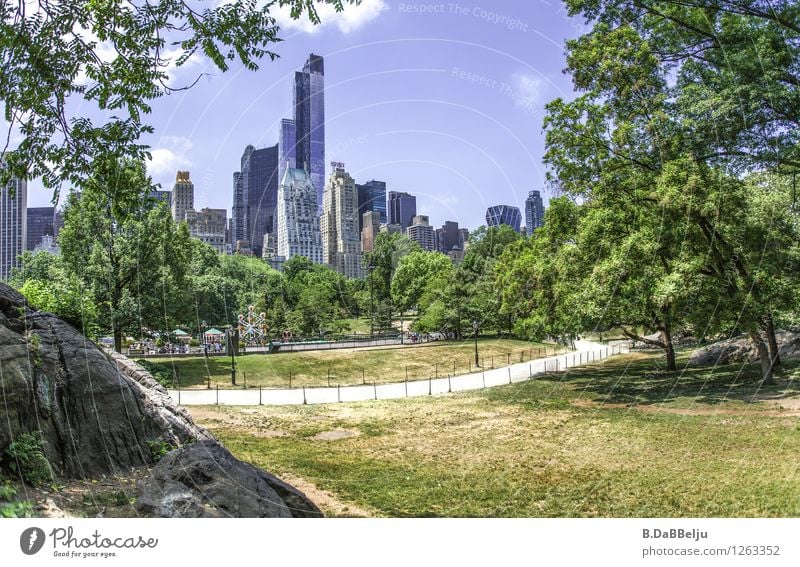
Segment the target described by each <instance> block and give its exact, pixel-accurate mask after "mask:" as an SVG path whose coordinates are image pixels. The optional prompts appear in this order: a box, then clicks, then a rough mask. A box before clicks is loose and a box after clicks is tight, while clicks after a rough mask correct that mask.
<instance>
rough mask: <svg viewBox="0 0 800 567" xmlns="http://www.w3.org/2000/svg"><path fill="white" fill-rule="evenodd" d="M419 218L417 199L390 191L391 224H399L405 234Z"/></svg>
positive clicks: (407, 194)
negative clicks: (415, 218)
mask: <svg viewBox="0 0 800 567" xmlns="http://www.w3.org/2000/svg"><path fill="white" fill-rule="evenodd" d="M415 216H417V198H416V197H415V196H414V195H411V194H409V193H402V192H400V191H389V224H399V225H400V230H401V231H402V232H405V231H406V229H407V228H408V227H409V226H411V222H412V219H413V218H414V217H415Z"/></svg>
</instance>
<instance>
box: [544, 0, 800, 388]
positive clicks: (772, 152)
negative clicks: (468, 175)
mask: <svg viewBox="0 0 800 567" xmlns="http://www.w3.org/2000/svg"><path fill="white" fill-rule="evenodd" d="M737 4H739V6H738V8H737V7H734V6H733V3H727V2H722V3H717V4H715V6H714V7H713V8H711V9H710V11H708V10H705V9H704V7H703V6H700V5H699V4H695V3H692V2H688V3H684V2H681V3H677V2H658V3H657V2H638V1H636V2H623V3H621V4H620V3H610V2H582V1H578V0H575V1H572V2H570V6H571V7H572V10H573V11H575V12H576V13H577V12H579V11H580V12H583V13H584V15H586V16H587V17H589V18H590V19H595V20H596V23H595V27H594V28H593V30H592V31H591V32H590V33H589V34H586V35H584V36H582V37H581V38H579V39H577V40H574V41H571V42H569V43H568V66H569V71H570V72H571V73H572V76H573V79H574V82H575V86H576V89H577V90H579V91H581V92H582V94H581V95H580V96H578V97H577V98H576V99H574V100H573V101H570V102H564V101H561V100H556V101H554V102H552V103H550V104H549V105H548V116H547V118H546V121H545V127H546V129H547V153H546V161H547V162H548V163H549V164H550V166H551V170H552V175H553V176H554V177H556V178H557V179H558V182H559V183H560V185H561V186H562V187H563V188H564V189H565V190H566V191H567V192H568V193H570V194H572V195H580V196H583V197H584V198H585V199H586V206H588V207H597V208H600V209H605V210H607V211H608V213H609V214H610V218H612V219H615V220H614V222H627V223H629V224H632V223H635V222H638V219H639V218H640V217H641V218H644V219H655V218H656V217H658V216H659V215H660V216H661V218H663V219H664V222H663V223H662V225H661V228H660V229H658V231H657V233H656V234H653V235H651V237H650V239H651V240H652V239H653V238H657V239H658V240H659V241H665V242H670V241H674V239H672V238H670V237H669V235H668V233H669V230H668V229H666V227H669V226H671V223H672V224H673V225H674V223H675V222H678V221H679V219H684V220H683V221H680V222H682V223H683V234H682V238H681V239H680V241H681V244H680V248H679V249H675V245H674V244H672V245H671V246H670V248H668V249H667V250H664V249H663V248H658V249H657V250H654V254H652V255H647V254H645V255H643V256H642V255H640V258H641V259H642V260H643V261H644V259H645V258H651V259H652V262H650V263H649V270H650V276H649V277H647V278H646V279H645V280H642V281H650V282H658V281H661V282H662V283H661V284H658V285H656V286H646V287H638V288H635V289H640V290H641V291H642V293H641V294H640V295H639V296H638V300H639V301H637V302H636V303H635V304H634V305H639V306H642V305H646V304H645V303H643V300H647V299H648V298H650V299H658V300H659V302H660V303H661V304H662V308H664V307H670V306H674V305H675V300H676V299H681V298H680V296H681V295H682V294H685V293H686V292H687V290H688V291H691V297H683V298H682V299H681V300H685V301H686V302H687V305H691V306H692V307H691V309H690V311H689V313H688V315H689V318H692V319H694V323H695V327H696V328H697V327H699V326H700V325H701V324H702V323H701V321H699V320H698V319H697V317H696V316H695V315H696V314H698V313H702V314H704V315H707V316H710V318H709V320H708V321H706V322H705V330H706V331H709V330H714V329H716V330H721V329H723V328H725V327H729V326H730V325H731V324H733V322H734V321H736V325H737V326H739V327H741V328H743V329H744V330H746V331H747V332H748V333H749V334H750V336H751V338H752V340H753V342H754V343H755V345H756V347H757V349H758V350H759V353H760V354H761V360H762V368H763V377H764V380H765V381H769V380H771V377H772V367H773V366H774V365H775V364H777V362H778V357H777V352H776V351H775V352H773V353H772V354H769V353H768V352H767V350H768V347H774V346H775V341H774V325H773V324H772V313H773V312H774V310H775V309H776V308H778V307H779V306H780V305H779V303H776V302H778V301H779V300H778V297H777V295H775V294H772V293H771V292H770V291H769V290H771V289H778V288H780V287H782V286H780V285H778V286H775V285H773V284H772V283H771V282H763V281H758V280H757V278H756V277H755V274H756V271H755V270H754V268H755V267H756V266H757V265H759V264H758V261H760V260H758V261H756V256H755V255H753V254H748V249H749V248H750V247H751V244H750V239H749V237H748V236H747V235H746V234H743V233H742V232H741V231H742V227H743V226H746V225H747V223H748V217H747V215H748V211H749V209H750V207H751V206H752V205H753V203H752V201H751V200H749V199H748V198H747V197H748V196H747V194H746V193H745V192H743V191H742V182H741V180H740V179H738V178H737V177H736V176H735V175H732V173H734V172H735V171H736V168H737V167H739V168H741V167H764V166H776V165H780V166H781V167H783V166H786V165H791V164H793V160H794V158H793V151H795V149H796V145H797V144H796V140H795V141H791V139H790V138H791V136H789V137H788V138H789V143H788V144H784V142H786V141H787V139H786V138H785V137H783V133H782V131H783V130H785V127H786V125H787V124H789V122H785V121H783V122H781V120H785V119H780V118H778V117H777V114H775V113H772V112H769V113H767V114H764V113H760V114H759V113H758V112H756V111H754V113H753V115H752V117H753V121H752V123H751V122H750V120H751V116H750V111H751V105H752V104H753V101H757V100H762V99H766V98H769V96H770V93H769V92H767V88H768V87H767V86H765V85H766V84H765V83H764V82H759V81H760V80H759V79H757V78H756V77H755V76H753V75H751V76H748V77H745V74H744V69H745V67H746V66H747V65H748V64H749V63H748V62H747V61H745V60H744V59H741V58H739V56H738V55H736V56H735V58H736V59H737V61H736V63H735V64H734V65H733V67H731V68H730V69H728V71H729V72H728V71H726V70H725V69H724V67H725V66H726V65H727V50H726V49H724V46H723V49H719V46H718V45H716V44H715V45H709V43H708V42H709V41H711V43H714V42H715V41H716V40H715V39H714V37H715V36H718V37H721V38H723V39H724V42H726V43H727V45H728V47H733V46H734V45H736V44H737V43H741V44H744V43H748V42H750V41H752V42H753V45H754V46H755V47H754V49H755V50H756V51H751V52H750V54H749V57H755V59H758V56H760V55H763V53H762V52H760V51H759V50H760V49H761V47H763V45H759V44H761V43H763V44H769V43H770V38H772V39H775V37H776V36H775V34H774V31H775V30H774V24H775V22H772V21H771V20H772V18H771V17H769V16H768V17H766V18H764V17H763V15H762V14H760V13H759V14H756V13H748V11H749V10H750V9H751V8H753V9H755V8H757V7H763V5H762V4H760V3H758V2H744V3H737ZM745 5H746V6H749V8H747V10H743V9H742V6H745ZM706 8H707V7H706ZM780 8H781V9H783V8H787V6H784V5H781V7H780ZM781 9H779V10H778V12H780V11H781ZM757 11H758V10H757ZM776 13H777V12H776ZM783 15H784V16H790V17H791V18H794V19H795V21H796V15H797V13H796V10H795V9H793V8H787V10H784V11H783ZM791 18H790V20H789V21H791ZM709 23H710V25H711V27H710V28H707V27H706V26H707V25H708V24H709ZM687 25H688V26H689V27H696V28H698V29H701V28H702V29H704V30H705V31H704V32H703V34H701V35H704V36H705V37H704V38H703V39H702V41H700V36H697V37H695V38H694V39H697V40H698V42H695V43H692V41H693V40H692V41H690V42H689V43H688V44H687V43H682V42H684V36H683V35H682V34H677V36H678V37H677V39H676V38H671V37H668V36H669V34H670V33H672V32H674V31H675V28H674V27H675V26H678V28H679V29H681V30H682V31H685V30H684V27H685V26H687ZM778 25H779V26H783V23H778ZM770 30H771V31H770ZM686 36H687V37H690V36H691V33H689V34H686ZM734 38H735V39H734ZM778 43H779V42H778ZM778 43H776V42H772V43H771V45H772V46H773V47H775V46H776V45H778ZM749 49H750V47H748V48H747V50H749ZM781 49H783V48H781ZM786 49H788V50H789V51H792V50H795V49H796V42H795V44H794V47H786ZM786 49H784V52H786ZM734 51H736V49H734ZM768 51H769V50H768ZM723 58H724V61H723ZM787 65H790V64H789V62H788V60H787V59H786V57H782V56H781V57H777V58H776V59H775V60H773V61H771V62H770V63H769V65H768V67H767V69H769V70H770V73H771V77H770V78H768V79H767V81H768V83H769V85H771V86H777V84H778V83H780V82H781V81H784V79H786V78H787V77H791V76H792V70H791V69H790V68H788V67H787ZM781 69H782V72H781V73H780V74H781V79H779V80H777V81H775V78H776V76H777V75H776V73H779V72H780V71H781ZM700 71H702V73H703V75H702V76H703V77H705V78H707V79H708V82H707V83H706V84H713V85H714V86H713V88H711V89H710V90H697V88H696V86H697V83H698V81H697V77H699V76H701V75H698V74H697V73H699V72H700ZM739 75H741V78H742V79H744V78H747V79H748V80H747V81H745V83H746V84H748V87H747V88H751V89H754V93H753V94H747V95H746V96H745V97H743V98H737V96H736V95H735V92H736V90H737V89H738V88H739V86H738V85H735V84H734V81H735V77H737V76H739ZM769 81H772V82H769ZM701 82H703V81H701ZM789 83H791V80H790V81H789ZM784 87H786V84H784ZM788 88H789V90H790V91H793V94H792V93H785V92H784V94H787V95H788V96H789V97H790V98H792V97H795V98H796V97H797V89H796V88H794V87H788ZM712 95H714V96H712ZM780 96H784V95H783V94H782V95H780ZM779 98H780V97H779ZM742 101H745V102H746V104H745V106H744V112H743V111H742V108H740V107H739V106H738V105H739V103H740V102H742ZM790 108H792V106H791V105H790ZM736 113H738V114H739V115H740V117H741V116H743V117H745V118H744V120H742V119H741V118H737V117H734V116H733V115H734V114H736ZM790 121H791V119H790ZM781 124H783V127H781ZM751 126H752V127H754V128H751ZM765 133H766V136H765ZM795 133H796V129H795ZM776 137H780V138H781V139H780V140H779V139H777V138H776ZM765 144H766V145H769V146H770V149H766V148H765V147H764V145H765ZM630 203H633V205H634V206H631V204H630ZM626 210H627V211H628V214H629V215H630V218H629V219H628V218H625V216H624V215H625V211H626ZM642 215H644V216H642ZM647 224H649V225H650V226H653V227H655V225H654V224H652V221H651V220H647V222H645V225H647ZM665 235H666V236H665ZM637 244H639V243H638V242H637ZM638 249H639V250H640V251H645V250H646V247H644V248H642V247H641V246H639V247H638ZM607 252H609V253H611V252H613V250H610V251H607ZM664 252H667V255H666V256H665V253H664ZM785 253H786V251H785V250H781V251H779V253H778V254H777V255H775V256H772V257H770V262H774V263H773V264H771V266H772V267H773V268H774V267H776V266H777V265H780V264H782V263H784V262H783V260H782V259H781V258H785ZM672 259H677V260H678V261H677V262H671V260H672ZM665 260H666V264H665V263H664V262H665ZM658 263H661V268H663V271H662V270H661V269H660V268H659V267H658ZM628 268H639V269H640V271H641V269H644V268H645V266H643V265H642V263H641V262H640V263H637V264H636V265H631V266H628ZM620 270H621V271H618V277H619V278H622V276H623V275H624V276H625V278H629V277H630V276H631V275H633V272H631V271H630V270H626V269H625V266H624V265H623V264H621V265H620ZM653 270H655V271H653ZM692 270H693V271H692ZM773 273H774V272H773ZM696 275H702V276H704V277H705V278H708V279H707V280H706V281H704V282H699V283H698V280H697V278H695V277H694V276H696ZM780 278H781V276H779V277H778V279H780ZM621 281H622V280H621ZM672 291H678V292H679V293H678V295H675V294H672ZM720 292H722V293H724V294H725V297H726V305H725V306H724V308H723V309H714V308H712V307H711V305H713V304H715V303H717V304H718V303H719V301H718V299H719V293H720ZM659 298H660V299H659ZM666 298H669V301H668V302H667V303H666V304H664V303H663V300H664V299H666ZM628 303H629V302H628ZM629 306H631V307H632V306H633V305H631V304H630V303H629ZM670 309H672V307H670ZM765 337H766V339H765ZM773 350H774V349H773Z"/></svg>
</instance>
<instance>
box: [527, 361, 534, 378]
mask: <svg viewBox="0 0 800 567" xmlns="http://www.w3.org/2000/svg"><path fill="white" fill-rule="evenodd" d="M528 378H533V364H529V365H528Z"/></svg>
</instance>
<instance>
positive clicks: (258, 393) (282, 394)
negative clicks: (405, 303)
mask: <svg viewBox="0 0 800 567" xmlns="http://www.w3.org/2000/svg"><path fill="white" fill-rule="evenodd" d="M575 347H576V350H575V351H573V352H569V353H567V354H561V355H558V356H551V357H548V358H539V359H536V360H532V361H530V362H523V363H519V364H512V365H511V366H504V367H502V368H495V369H494V370H486V371H485V372H473V373H472V374H462V375H460V376H453V377H447V378H429V379H428V380H414V381H410V382H394V383H390V384H368V385H366V386H341V387H330V388H328V387H319V388H292V389H272V388H269V389H267V388H251V389H249V390H194V389H193V390H180V391H178V390H170V391H169V393H170V395H171V396H172V397H173V399H175V400H176V401H177V402H178V403H179V404H182V405H184V406H197V405H231V406H257V405H274V406H285V405H302V404H331V403H338V402H362V401H367V400H394V399H399V398H411V397H415V396H431V395H436V394H447V393H450V392H466V391H468V390H480V389H483V388H492V387H494V386H502V385H504V384H512V383H516V382H525V381H527V380H531V379H532V378H535V377H536V376H541V375H543V374H549V373H552V372H562V371H564V370H566V369H567V368H574V367H576V366H585V365H586V364H591V363H593V362H598V361H600V360H604V359H606V358H609V357H611V356H615V355H618V354H623V353H626V352H628V348H627V347H626V346H622V345H601V344H598V343H594V342H590V341H577V342H576V343H575Z"/></svg>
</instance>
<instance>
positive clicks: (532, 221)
mask: <svg viewBox="0 0 800 567" xmlns="http://www.w3.org/2000/svg"><path fill="white" fill-rule="evenodd" d="M541 226H544V203H543V202H542V194H541V193H540V192H539V191H529V192H528V198H527V199H525V230H526V232H527V234H528V236H530V235H531V234H533V231H534V230H536V229H537V228H539V227H541Z"/></svg>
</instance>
